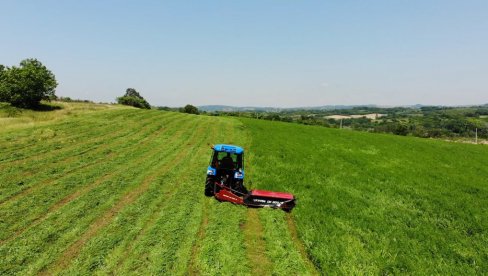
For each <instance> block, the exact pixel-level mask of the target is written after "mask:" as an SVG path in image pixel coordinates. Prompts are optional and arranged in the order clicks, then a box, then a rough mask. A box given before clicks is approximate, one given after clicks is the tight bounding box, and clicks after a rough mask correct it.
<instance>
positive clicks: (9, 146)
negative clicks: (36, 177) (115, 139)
mask: <svg viewBox="0 0 488 276" xmlns="http://www.w3.org/2000/svg"><path fill="white" fill-rule="evenodd" d="M135 114H140V111H139V110H137V109H124V110H106V111H97V112H94V113H91V114H83V116H77V117H75V116H69V117H66V118H64V119H62V120H59V121H47V122H45V123H43V124H29V125H26V126H24V127H23V128H21V129H6V130H5V129H0V134H1V135H0V149H1V150H2V152H4V153H5V155H4V156H3V157H7V156H8V155H9V154H11V153H14V152H21V151H22V150H25V149H28V148H30V147H31V146H33V145H37V144H38V143H39V140H40V139H42V138H45V137H43V135H42V134H43V133H44V136H45V135H46V134H47V132H51V131H52V127H53V126H55V128H56V131H57V132H55V135H54V136H53V137H51V139H45V141H44V143H45V144H46V145H52V144H56V143H58V142H59V139H71V138H74V137H75V136H77V135H79V134H78V133H73V132H72V131H71V128H73V127H76V128H78V129H80V130H82V131H86V130H89V129H90V128H91V127H92V126H93V124H99V125H100V124H101V123H102V122H105V123H109V122H110V121H112V120H115V118H130V117H131V116H134V115H135ZM100 119H102V120H100ZM33 133H34V134H36V135H33Z"/></svg>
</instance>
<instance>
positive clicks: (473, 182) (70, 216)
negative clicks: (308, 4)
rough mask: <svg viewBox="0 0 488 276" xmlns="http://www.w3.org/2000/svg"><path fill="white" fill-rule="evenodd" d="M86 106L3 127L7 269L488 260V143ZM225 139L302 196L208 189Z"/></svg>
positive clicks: (299, 267) (252, 270) (265, 174)
mask: <svg viewBox="0 0 488 276" xmlns="http://www.w3.org/2000/svg"><path fill="white" fill-rule="evenodd" d="M62 110H66V109H62ZM76 110H77V112H73V113H70V114H68V113H67V112H64V113H63V115H62V116H53V117H49V116H48V117H46V116H47V115H46V113H42V114H41V113H39V114H33V115H32V116H31V117H30V118H31V119H30V120H27V119H26V120H25V121H23V120H20V118H19V119H18V120H17V121H16V122H14V123H9V124H7V123H4V125H5V126H7V125H8V127H3V128H2V129H0V153H1V154H0V218H1V219H0V256H1V258H0V274H38V273H40V274H44V275H48V274H49V275H52V274H74V273H76V274H91V273H100V274H114V273H116V274H126V273H137V274H188V273H189V274H210V275H214V274H235V273H236V272H238V273H239V274H244V275H250V274H254V275H263V274H272V273H274V274H312V275H314V274H319V273H344V274H351V273H375V274H379V273H382V274H387V273H399V272H408V273H416V274H434V273H436V274H461V273H462V274H465V273H472V274H475V273H476V274H482V273H486V272H488V267H487V263H488V257H487V256H488V247H487V246H486V241H487V238H488V237H487V233H486V229H487V227H488V225H487V222H486V218H487V217H488V216H487V215H488V211H487V209H486V206H487V203H488V196H487V195H488V193H487V188H488V187H487V182H486V179H488V168H487V167H486V164H487V162H488V148H487V147H486V146H480V145H464V144H455V143H447V142H442V141H434V140H426V139H416V138H406V137H398V136H391V135H381V134H368V133H361V132H351V131H341V130H338V129H327V128H322V127H313V126H303V125H297V124H287V123H280V122H270V121H260V120H252V119H243V118H239V119H236V118H224V117H210V116H196V115H187V114H181V113H174V112H164V111H155V110H149V111H143V110H136V109H131V108H130V109H128V108H118V107H115V108H113V107H110V106H109V107H103V108H100V109H99V110H98V109H96V108H89V109H88V110H84V108H83V106H78V107H77V109H76ZM50 112H51V111H50ZM54 112H61V110H60V111H54ZM49 114H51V113H49ZM0 116H2V114H1V113H0ZM3 116H4V117H5V115H3ZM36 116H44V117H43V118H44V119H43V120H37V119H35V118H37V117H36ZM9 120H10V119H9ZM214 143H233V144H238V145H242V146H244V147H245V149H246V150H247V154H246V182H247V186H248V187H250V188H261V189H271V190H277V191H289V192H292V193H294V194H295V195H296V196H297V197H298V205H297V207H296V208H295V209H294V210H293V212H292V213H290V214H287V213H284V212H282V211H280V210H271V209H247V208H245V207H242V206H235V205H232V204H230V203H219V202H218V201H216V200H215V199H213V198H207V197H204V196H203V185H204V179H205V169H206V166H207V163H208V159H209V154H210V149H209V146H210V145H211V144H214Z"/></svg>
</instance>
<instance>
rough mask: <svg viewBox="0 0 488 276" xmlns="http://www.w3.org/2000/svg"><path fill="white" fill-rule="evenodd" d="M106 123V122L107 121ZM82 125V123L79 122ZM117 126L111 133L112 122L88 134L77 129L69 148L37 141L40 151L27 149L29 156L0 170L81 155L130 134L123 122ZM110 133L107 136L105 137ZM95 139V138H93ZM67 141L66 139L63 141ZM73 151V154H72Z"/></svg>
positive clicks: (10, 162)
mask: <svg viewBox="0 0 488 276" xmlns="http://www.w3.org/2000/svg"><path fill="white" fill-rule="evenodd" d="M138 115H139V116H138V118H140V117H142V118H144V117H147V114H144V113H141V114H138ZM151 119H152V118H151V117H148V120H147V121H150V120H151ZM107 121H108V120H107ZM81 123H82V122H81ZM117 123H118V124H116V125H120V127H121V128H120V129H119V130H118V131H112V129H111V128H110V127H108V126H110V125H112V126H113V125H114V123H113V122H108V123H107V124H106V125H102V126H99V125H95V126H92V127H91V128H90V131H88V132H81V131H80V130H79V129H76V128H75V129H74V130H76V136H75V137H76V138H77V139H76V141H70V144H71V145H69V146H67V147H60V148H57V147H56V144H55V143H54V146H55V148H54V149H50V148H48V149H46V148H47V146H46V145H45V144H44V143H43V142H44V141H40V142H39V141H38V143H36V144H38V145H39V148H40V149H41V150H40V151H38V152H35V151H33V149H32V148H31V149H29V150H30V151H31V152H29V155H26V156H23V157H22V158H19V159H15V160H7V161H4V162H2V164H0V170H3V169H4V168H5V167H11V166H12V165H19V164H26V163H28V162H29V163H34V164H35V163H37V162H39V161H40V160H46V159H48V158H50V157H54V160H56V157H57V156H64V155H82V154H84V153H86V152H88V151H90V150H91V149H92V148H93V147H95V148H96V147H97V146H98V145H99V144H103V142H104V141H110V140H111V139H113V138H114V137H118V135H119V134H120V133H125V134H130V129H129V131H127V130H128V129H127V128H123V127H124V126H125V124H124V121H122V120H118V121H117ZM100 130H103V132H99V131H100ZM108 133H110V134H109V135H106V134H108ZM93 137H96V138H93ZM84 138H91V139H84ZM63 140H67V139H63ZM79 140H83V141H82V142H79ZM86 145H90V146H92V147H89V148H86V147H85V146H86ZM78 149H82V150H81V151H79V152H77V151H76V150H78ZM73 151H74V152H73Z"/></svg>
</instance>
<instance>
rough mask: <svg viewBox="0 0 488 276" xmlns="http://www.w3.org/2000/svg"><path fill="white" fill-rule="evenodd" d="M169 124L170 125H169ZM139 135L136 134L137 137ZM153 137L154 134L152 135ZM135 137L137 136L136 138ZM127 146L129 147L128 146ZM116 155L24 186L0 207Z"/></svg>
mask: <svg viewBox="0 0 488 276" xmlns="http://www.w3.org/2000/svg"><path fill="white" fill-rule="evenodd" d="M170 124H171V123H170ZM139 134H141V133H139V132H138V133H137V135H139ZM153 135H154V133H153ZM136 137H137V136H136ZM124 142H127V141H125V140H124V139H122V140H121V143H124ZM117 145H118V144H115V145H114V144H112V143H106V144H105V145H104V146H99V147H98V149H97V150H96V151H100V152H102V151H104V150H107V149H109V148H115V149H117V147H116V146H117ZM128 146H131V145H128ZM117 156H118V155H116V154H110V155H109V156H100V157H99V158H97V159H94V160H93V162H87V163H84V164H82V165H80V166H77V167H74V168H71V169H68V170H66V171H64V172H63V174H61V175H59V176H58V177H53V178H47V179H45V180H44V181H42V182H40V183H39V184H37V185H31V186H26V188H25V189H22V190H20V191H18V192H17V193H14V194H12V195H10V196H8V197H6V198H4V199H2V200H0V207H1V206H2V205H5V204H8V203H9V202H13V201H16V200H18V199H19V198H22V197H25V196H27V195H29V194H32V193H33V192H35V191H37V190H39V189H41V188H44V187H46V186H49V185H50V184H52V183H55V182H56V181H60V180H62V179H64V178H67V177H69V176H70V174H72V173H74V172H78V171H84V170H87V169H90V168H92V167H94V166H96V165H98V164H99V163H101V162H107V161H109V160H113V159H114V158H116V157H117Z"/></svg>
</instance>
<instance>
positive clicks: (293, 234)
mask: <svg viewBox="0 0 488 276" xmlns="http://www.w3.org/2000/svg"><path fill="white" fill-rule="evenodd" d="M248 136H249V137H250V143H249V148H250V149H251V148H252V146H253V142H252V134H251V133H249V134H248ZM251 152H252V151H251ZM253 156H254V153H251V154H250V155H249V158H248V160H249V163H248V164H249V165H248V167H247V170H248V173H249V172H250V171H253V167H252V166H253V162H252V160H253ZM251 175H252V174H251ZM252 210H253V209H249V211H252ZM258 210H259V209H254V211H256V212H255V213H252V212H251V213H249V212H248V214H249V215H251V216H248V219H251V221H254V220H256V221H259V222H257V223H256V225H255V226H254V228H257V229H256V230H257V231H258V232H257V233H256V234H255V235H256V236H257V238H260V236H262V237H264V235H265V233H264V230H263V227H262V225H261V221H262V220H260V218H259V215H258ZM276 211H281V210H279V209H278V210H276ZM254 215H255V217H253V216H254ZM284 220H286V222H285V223H286V226H285V229H287V231H288V232H289V234H290V238H291V243H292V244H293V246H294V247H295V248H296V250H297V252H298V254H299V256H300V257H301V259H302V261H303V265H304V266H305V268H306V269H307V270H308V271H307V272H308V274H311V275H321V273H320V272H319V269H318V268H317V267H316V266H315V264H314V263H313V261H312V260H311V259H310V257H309V255H308V253H307V251H306V249H305V246H304V245H303V243H302V241H301V240H300V238H299V236H298V231H297V229H296V225H295V221H294V220H293V217H292V215H291V214H290V213H288V214H285V215H284ZM258 223H259V225H257V224H258ZM251 226H252V225H251ZM260 244H261V245H262V248H261V249H260V250H258V251H259V252H256V253H257V254H260V253H261V254H262V255H264V256H265V254H263V253H264V252H266V243H264V242H263V243H260ZM248 248H250V249H251V251H250V252H249V254H248V256H251V257H253V255H254V252H253V251H254V249H253V247H252V246H251V247H248ZM256 266H259V263H255V264H254V265H253V267H256ZM255 272H256V273H260V274H261V273H265V272H266V271H255ZM268 273H271V270H270V271H268Z"/></svg>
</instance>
